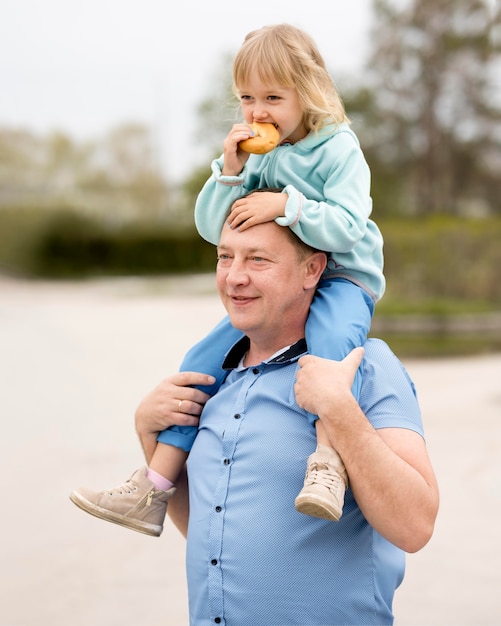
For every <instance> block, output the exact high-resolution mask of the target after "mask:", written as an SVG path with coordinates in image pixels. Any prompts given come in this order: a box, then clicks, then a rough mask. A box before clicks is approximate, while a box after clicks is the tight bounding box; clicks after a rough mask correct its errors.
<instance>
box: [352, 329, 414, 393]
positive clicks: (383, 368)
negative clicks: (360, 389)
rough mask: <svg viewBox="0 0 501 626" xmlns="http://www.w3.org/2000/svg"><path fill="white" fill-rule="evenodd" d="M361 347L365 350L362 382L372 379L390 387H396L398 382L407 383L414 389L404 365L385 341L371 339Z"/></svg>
mask: <svg viewBox="0 0 501 626" xmlns="http://www.w3.org/2000/svg"><path fill="white" fill-rule="evenodd" d="M363 347H364V350H365V353H364V357H363V361H362V371H363V377H364V379H365V380H364V382H367V380H366V379H368V378H372V379H374V380H376V379H377V381H378V383H380V384H382V383H383V381H386V382H387V383H389V384H391V385H398V384H399V382H398V381H400V383H403V384H404V385H407V383H409V384H410V386H411V388H414V383H413V381H412V379H411V377H410V376H409V373H408V372H407V370H406V368H405V366H404V364H403V363H402V361H401V360H400V359H399V358H398V357H397V356H396V354H395V353H394V352H393V350H392V349H391V348H390V346H389V345H388V344H387V343H386V342H385V341H383V340H382V339H377V338H375V337H371V338H370V339H367V341H366V342H365V343H364V346H363Z"/></svg>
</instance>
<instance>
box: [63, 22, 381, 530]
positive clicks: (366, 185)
mask: <svg viewBox="0 0 501 626" xmlns="http://www.w3.org/2000/svg"><path fill="white" fill-rule="evenodd" d="M233 84H234V91H235V94H236V96H237V97H238V98H239V100H240V106H241V111H242V115H243V119H244V122H243V123H240V124H235V125H234V126H233V128H232V129H231V130H230V132H229V133H228V136H227V137H226V139H225V141H224V153H223V155H221V157H220V158H218V159H216V160H215V161H214V162H213V163H212V176H211V177H210V179H209V180H208V181H207V182H206V184H205V186H204V187H203V189H202V191H201V192H200V195H199V197H198V199H197V203H196V207H195V223H196V226H197V229H198V231H199V233H200V235H201V236H202V237H203V238H204V239H206V240H207V241H209V242H211V243H213V244H215V245H217V243H218V241H219V237H220V234H221V229H222V227H223V224H224V222H225V220H226V221H227V222H228V224H229V225H230V226H231V228H235V229H238V230H240V231H243V230H245V229H246V228H249V227H251V226H253V225H254V224H259V223H262V222H266V221H272V220H275V221H276V222H277V224H279V225H281V226H286V227H289V228H291V229H292V231H293V232H294V233H296V235H297V236H298V237H300V238H301V239H302V240H303V241H304V242H305V243H307V244H309V245H310V246H312V247H314V248H317V249H319V250H323V251H326V252H328V254H329V264H328V269H327V270H326V272H325V273H324V276H323V277H322V281H321V282H320V284H319V287H318V290H317V294H316V296H315V298H314V301H313V304H312V306H311V310H310V315H309V318H308V322H307V325H306V341H307V345H308V349H309V352H310V353H311V354H315V355H317V356H321V357H324V358H329V359H335V360H341V359H342V358H344V357H345V356H346V355H347V354H348V353H349V352H350V351H351V350H352V349H353V348H354V347H357V346H360V345H362V344H363V343H364V341H365V338H366V337H367V333H368V331H369V328H370V324H371V319H372V314H373V311H374V304H375V302H376V301H377V300H378V299H379V298H380V297H381V296H382V295H383V292H384V288H385V279H384V276H383V271H382V268H383V252H382V248H383V241H382V236H381V234H380V232H379V229H378V228H377V226H376V225H375V224H374V222H372V221H371V220H370V219H369V216H370V214H371V210H372V200H371V197H370V172H369V168H368V166H367V163H366V161H365V158H364V156H363V153H362V151H361V149H360V145H359V142H358V140H357V137H356V136H355V134H354V133H353V131H352V130H351V129H350V126H349V120H348V118H347V117H346V114H345V111H344V106H343V104H342V101H341V99H340V97H339V94H338V92H337V90H336V88H335V85H334V83H333V81H332V79H331V77H330V75H329V73H328V71H327V68H326V66H325V63H324V61H323V59H322V57H321V55H320V53H319V51H318V49H317V46H316V45H315V43H314V42H313V41H312V39H311V38H310V37H309V36H308V35H307V34H306V33H304V32H303V31H301V30H300V29H298V28H295V27H293V26H290V25H287V24H281V25H273V26H266V27H264V28H261V29H259V30H256V31H253V32H251V33H249V35H247V37H246V38H245V41H244V43H243V45H242V47H241V49H240V51H239V52H238V53H237V55H236V57H235V60H234V64H233ZM253 122H267V123H271V124H273V125H274V126H275V127H276V129H277V130H278V132H279V135H280V143H279V145H278V146H277V147H276V148H275V149H274V150H273V151H271V152H269V153H267V154H263V155H255V154H251V155H249V154H248V153H246V152H244V151H243V150H242V149H241V148H240V147H239V144H240V142H241V141H243V140H245V139H248V138H249V137H251V136H252V132H251V129H250V127H249V124H251V123H253ZM263 187H264V188H279V189H281V190H282V191H281V193H275V192H273V191H269V192H267V191H264V192H261V193H252V192H253V190H258V189H261V188H263ZM230 206H231V207H232V210H231V212H230V213H229V214H228V211H227V209H228V207H230ZM241 336H242V334H241V333H240V332H239V331H237V330H236V329H234V328H233V327H232V326H231V324H230V322H229V320H228V319H227V318H225V319H224V320H222V322H220V323H219V325H218V326H216V328H215V329H214V330H213V331H212V332H211V333H210V334H209V335H208V337H206V338H205V339H204V340H202V341H201V342H200V343H199V344H197V345H196V346H194V347H193V348H192V349H191V350H190V351H189V352H188V354H187V355H186V357H185V360H184V362H183V364H182V366H181V370H182V371H198V372H204V373H208V374H212V375H213V376H214V377H215V378H216V382H215V384H214V385H213V386H212V387H211V388H205V389H204V390H205V391H208V392H209V393H214V392H215V391H216V390H217V389H218V387H219V386H220V385H221V383H222V382H223V380H224V377H225V372H224V370H223V369H222V367H221V366H222V363H223V360H224V356H225V354H226V352H227V351H228V350H229V349H230V347H231V346H232V345H233V344H234V343H235V342H236V341H237V340H238V339H240V338H241ZM359 386H360V373H358V375H357V377H356V378H355V382H354V385H353V395H354V396H355V397H356V398H357V399H358V395H359ZM178 410H179V412H183V406H182V402H181V401H180V402H179V407H178ZM309 418H310V421H311V423H312V424H314V425H315V428H316V434H317V444H318V445H317V450H316V451H315V452H314V453H313V454H312V455H311V456H310V457H309V458H308V461H307V470H306V477H305V482H304V487H303V489H302V490H301V492H300V493H299V495H298V496H297V498H296V501H295V506H296V509H297V510H298V511H300V512H302V513H306V514H308V515H313V516H316V517H322V518H326V519H331V520H334V521H337V520H339V518H340V517H341V514H342V507H343V503H344V492H345V489H346V486H347V484H348V478H347V475H346V472H345V469H344V466H343V463H342V460H341V458H340V457H339V455H338V454H337V452H336V451H335V450H334V449H333V448H332V447H331V445H330V443H329V441H328V439H327V438H326V436H325V434H324V431H323V427H322V425H321V423H320V420H318V419H317V416H314V415H311V416H309ZM196 433H197V429H196V427H172V428H170V429H168V430H165V431H163V432H162V433H160V434H159V436H158V444H157V448H156V451H155V454H154V456H153V459H152V461H151V463H150V466H149V467H148V468H143V469H140V470H138V471H137V472H136V473H135V474H133V476H132V477H131V478H130V479H129V480H128V481H127V482H126V483H125V485H123V486H122V487H119V488H117V489H112V490H109V491H105V492H98V493H96V492H93V491H90V490H88V489H81V490H79V491H75V492H73V494H72V495H71V496H70V497H71V499H72V500H73V501H74V502H75V504H77V505H78V506H80V507H81V508H83V509H84V510H86V511H87V512H89V513H91V514H93V515H96V516H98V517H101V518H103V519H106V520H108V521H113V522H115V523H118V524H121V525H124V526H127V527H129V528H133V529H135V530H139V531H140V532H145V533H147V534H152V535H159V534H160V533H161V532H162V527H163V526H162V525H163V520H164V517H165V512H166V508H167V501H168V499H169V498H170V497H171V495H172V494H173V493H174V491H175V488H174V483H175V480H176V478H177V476H178V474H179V472H180V470H181V468H182V466H183V464H184V462H185V461H186V457H187V455H188V453H189V450H190V448H191V445H192V443H193V441H194V439H195V436H196Z"/></svg>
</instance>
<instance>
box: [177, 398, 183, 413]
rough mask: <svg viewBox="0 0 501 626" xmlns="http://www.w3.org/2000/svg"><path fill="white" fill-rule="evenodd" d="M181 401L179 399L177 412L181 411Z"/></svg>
mask: <svg viewBox="0 0 501 626" xmlns="http://www.w3.org/2000/svg"><path fill="white" fill-rule="evenodd" d="M182 403H183V401H182V400H179V404H178V410H179V412H180V413H182V411H181V404H182Z"/></svg>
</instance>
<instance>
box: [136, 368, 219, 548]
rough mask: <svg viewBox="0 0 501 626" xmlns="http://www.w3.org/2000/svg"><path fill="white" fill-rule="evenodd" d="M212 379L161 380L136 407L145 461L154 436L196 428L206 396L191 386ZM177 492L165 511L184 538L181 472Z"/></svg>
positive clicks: (183, 480) (185, 482)
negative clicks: (175, 428) (175, 429)
mask: <svg viewBox="0 0 501 626" xmlns="http://www.w3.org/2000/svg"><path fill="white" fill-rule="evenodd" d="M214 382H215V380H214V378H213V377H212V376H208V375H206V374H199V373H196V372H180V373H178V374H174V376H171V377H169V378H166V379H165V380H164V381H162V382H161V383H160V384H159V385H157V387H155V388H154V389H153V391H151V392H150V393H149V394H148V395H147V396H146V397H145V398H144V399H143V400H142V401H141V403H140V404H139V406H138V408H137V410H136V414H135V422H136V432H137V434H138V436H139V441H140V442H141V445H142V447H143V451H144V456H145V458H146V462H147V463H149V462H150V461H151V457H152V456H153V453H154V451H155V448H156V445H157V435H158V433H159V432H161V431H162V430H165V429H166V428H169V427H170V426H174V425H177V426H197V425H198V421H199V417H200V414H201V413H202V409H203V407H204V404H205V403H206V402H207V400H208V399H209V395H208V394H206V393H204V392H203V391H200V390H199V389H196V388H194V385H212V384H214ZM176 489H177V491H176V493H175V495H174V496H173V497H172V498H171V499H170V500H169V506H168V507H167V512H168V513H169V516H170V518H171V519H172V521H173V523H174V524H175V526H176V527H177V528H178V529H179V530H180V531H181V533H182V534H183V535H184V536H186V533H187V529H188V515H189V503H188V479H187V476H186V471H185V470H184V471H183V472H182V473H181V475H180V476H179V478H178V480H177V481H176Z"/></svg>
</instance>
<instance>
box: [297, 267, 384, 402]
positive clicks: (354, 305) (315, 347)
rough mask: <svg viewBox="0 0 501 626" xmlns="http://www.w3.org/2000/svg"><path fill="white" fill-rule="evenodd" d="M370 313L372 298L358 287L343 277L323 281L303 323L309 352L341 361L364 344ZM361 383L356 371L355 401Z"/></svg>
mask: <svg viewBox="0 0 501 626" xmlns="http://www.w3.org/2000/svg"><path fill="white" fill-rule="evenodd" d="M373 312H374V301H373V300H372V298H371V297H370V296H369V295H368V294H367V293H366V292H365V291H364V290H363V289H362V288H361V287H358V286H357V285H355V284H354V283H352V282H350V281H349V280H345V279H342V278H336V279H327V280H323V281H322V282H321V283H320V285H319V287H318V289H317V293H316V294H315V297H314V299H313V302H312V305H311V307H310V314H309V316H308V320H307V322H306V343H307V344H308V351H309V353H310V354H314V355H315V356H320V357H323V358H326V359H333V360H335V361H341V360H342V359H344V357H345V356H346V355H347V354H349V352H351V351H352V350H353V348H357V347H359V346H361V345H363V344H364V342H365V340H366V339H367V334H368V332H369V329H370V325H371V319H372V314H373ZM360 386H361V373H360V370H359V371H358V372H357V374H356V376H355V380H354V382H353V387H352V392H353V395H354V397H355V398H356V399H357V400H358V399H359V396H360Z"/></svg>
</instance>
